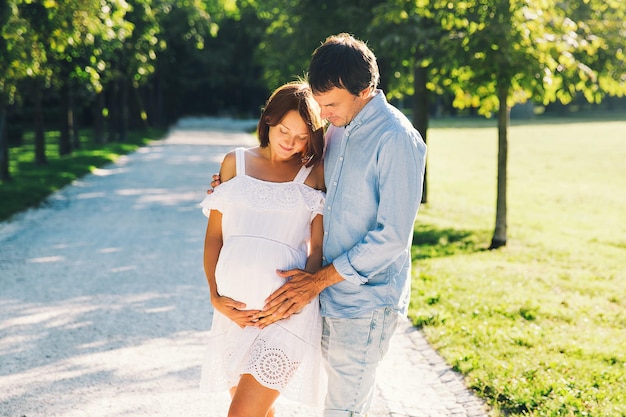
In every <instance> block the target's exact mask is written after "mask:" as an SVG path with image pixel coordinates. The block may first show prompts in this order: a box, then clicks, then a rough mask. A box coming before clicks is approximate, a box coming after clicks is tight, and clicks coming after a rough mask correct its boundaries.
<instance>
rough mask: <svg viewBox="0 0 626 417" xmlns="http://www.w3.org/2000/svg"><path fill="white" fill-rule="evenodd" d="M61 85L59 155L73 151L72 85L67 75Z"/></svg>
mask: <svg viewBox="0 0 626 417" xmlns="http://www.w3.org/2000/svg"><path fill="white" fill-rule="evenodd" d="M64 78H65V80H64V81H63V85H62V86H61V115H62V120H61V131H60V132H59V156H63V155H69V154H71V153H72V133H73V132H72V123H71V121H70V111H71V110H70V85H69V77H67V76H65V77H64Z"/></svg>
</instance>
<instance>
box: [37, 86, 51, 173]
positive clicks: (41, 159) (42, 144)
mask: <svg viewBox="0 0 626 417" xmlns="http://www.w3.org/2000/svg"><path fill="white" fill-rule="evenodd" d="M34 95H35V108H34V124H35V126H34V127H35V165H46V164H48V158H47V157H46V135H45V133H44V128H43V104H42V101H43V92H42V86H41V80H35V94H34Z"/></svg>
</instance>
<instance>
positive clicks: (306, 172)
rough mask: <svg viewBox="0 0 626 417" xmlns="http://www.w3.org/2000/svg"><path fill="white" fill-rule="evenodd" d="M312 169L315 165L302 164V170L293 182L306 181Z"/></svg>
mask: <svg viewBox="0 0 626 417" xmlns="http://www.w3.org/2000/svg"><path fill="white" fill-rule="evenodd" d="M312 169H313V165H311V166H310V167H306V166H304V165H302V168H300V171H298V174H297V175H296V178H294V179H293V182H300V183H303V182H304V181H306V179H307V178H308V176H309V174H310V173H311V170H312Z"/></svg>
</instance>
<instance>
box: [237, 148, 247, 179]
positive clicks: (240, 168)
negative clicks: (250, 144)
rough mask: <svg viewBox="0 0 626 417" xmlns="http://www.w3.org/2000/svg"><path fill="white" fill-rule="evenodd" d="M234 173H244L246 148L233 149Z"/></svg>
mask: <svg viewBox="0 0 626 417" xmlns="http://www.w3.org/2000/svg"><path fill="white" fill-rule="evenodd" d="M235 170H236V171H237V172H236V175H246V148H236V149H235Z"/></svg>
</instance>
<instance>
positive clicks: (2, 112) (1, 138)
mask: <svg viewBox="0 0 626 417" xmlns="http://www.w3.org/2000/svg"><path fill="white" fill-rule="evenodd" d="M6 120H7V108H6V104H5V102H4V97H2V95H0V181H10V180H11V172H10V171H9V137H8V135H7V126H6Z"/></svg>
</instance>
